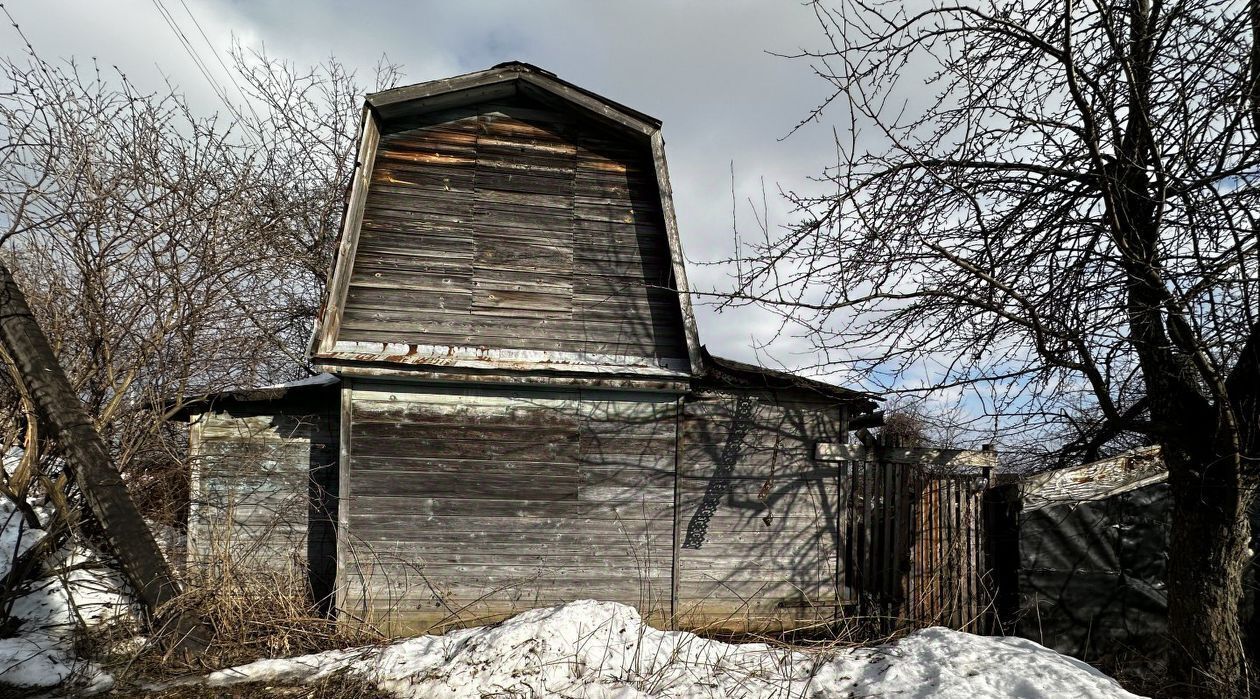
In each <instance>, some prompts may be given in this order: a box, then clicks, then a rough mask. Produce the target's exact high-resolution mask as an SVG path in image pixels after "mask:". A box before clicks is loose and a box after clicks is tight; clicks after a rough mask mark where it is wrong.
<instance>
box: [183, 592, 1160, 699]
mask: <svg viewBox="0 0 1260 699" xmlns="http://www.w3.org/2000/svg"><path fill="white" fill-rule="evenodd" d="M341 671H349V672H351V673H355V674H361V675H366V676H367V677H368V678H370V679H372V680H374V681H375V682H377V683H378V684H379V685H380V686H381V687H382V688H383V689H386V690H389V691H391V692H393V693H394V694H396V695H397V696H399V697H403V698H412V697H414V698H416V699H419V698H421V697H451V698H454V697H483V696H511V697H574V698H577V697H582V698H585V699H641V698H642V697H766V698H770V697H776V698H778V697H783V698H787V697H800V698H806V697H816V698H818V699H824V698H831V697H837V698H838V697H924V698H926V697H938V698H941V699H951V698H954V697H957V698H959V699H973V698H984V697H1020V698H1021V699H1040V698H1042V697H1045V698H1047V699H1048V698H1051V697H1053V698H1058V697H1079V698H1081V699H1091V698H1096V699H1104V698H1107V699H1118V698H1121V697H1134V696H1136V695H1134V694H1131V693H1129V692H1127V691H1125V690H1124V689H1121V688H1120V686H1119V685H1118V684H1116V683H1115V681H1113V680H1111V679H1110V678H1108V677H1107V676H1105V675H1103V674H1102V673H1100V672H1099V671H1097V670H1095V669H1094V668H1092V667H1090V666H1089V665H1086V664H1085V663H1082V662H1080V661H1078V660H1074V659H1072V658H1068V657H1066V656H1063V655H1059V654H1058V653H1055V652H1054V651H1052V650H1049V649H1047V648H1044V647H1042V646H1040V645H1038V644H1036V643H1033V642H1032V641H1027V640H1024V639H1009V638H1008V639H1002V638H989V637H984V636H974V635H971V634H966V633H960V632H957V631H950V630H948V629H943V628H931V629H926V630H923V631H919V632H918V633H915V634H912V635H910V636H908V637H906V638H904V639H902V640H901V641H900V642H899V643H896V644H892V645H888V646H881V647H877V648H866V649H846V650H841V651H838V652H832V653H809V654H806V653H800V652H793V651H788V650H784V649H779V648H774V647H770V646H767V645H764V644H759V643H753V644H729V643H722V642H719V641H712V640H707V639H703V638H700V637H698V636H695V635H693V634H690V633H685V632H671V631H660V630H657V629H654V628H652V627H650V626H647V625H646V624H644V623H643V621H642V619H641V618H640V617H639V614H638V612H637V611H635V610H634V608H632V607H628V606H625V605H622V604H615V603H611V602H596V601H592V600H583V601H578V602H571V603H569V604H566V605H563V606H560V607H553V608H550V609H536V610H533V611H528V612H524V613H522V614H520V615H518V616H516V617H513V618H512V619H509V620H507V621H505V622H503V623H502V624H499V625H497V626H488V627H481V628H474V629H467V630H463V631H456V632H452V633H449V634H446V635H444V636H422V637H419V638H412V639H408V640H406V641H401V642H398V643H395V644H393V645H389V646H384V647H380V648H359V649H352V650H340V651H331V652H326V653H319V654H315V655H307V656H302V657H297V658H287V659H283V660H260V661H258V662H255V663H251V664H249V665H244V666H241V667H237V668H232V669H230V670H222V671H219V672H215V673H213V674H211V675H209V676H208V677H206V678H205V679H204V682H206V683H207V684H210V685H213V686H226V685H231V684H238V683H244V682H268V683H301V682H309V681H313V680H317V679H319V678H321V677H325V676H327V675H330V674H333V673H336V672H341Z"/></svg>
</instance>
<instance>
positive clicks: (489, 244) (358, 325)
mask: <svg viewBox="0 0 1260 699" xmlns="http://www.w3.org/2000/svg"><path fill="white" fill-rule="evenodd" d="M443 118H444V119H446V121H441V120H440V119H443ZM422 122H423V123H416V124H415V125H414V128H409V129H398V128H390V129H388V130H387V132H386V133H384V135H382V136H381V137H380V143H379V147H378V148H377V149H376V151H375V160H374V163H375V166H374V169H373V171H372V174H371V183H370V187H368V188H366V190H367V191H366V194H365V197H364V200H363V204H362V207H361V208H362V225H361V227H360V230H359V231H358V234H357V249H356V250H355V251H353V254H352V255H351V256H352V257H353V260H354V264H353V269H351V270H349V272H348V274H347V275H346V276H347V277H348V288H347V293H346V300H345V308H344V310H342V311H341V312H340V316H339V317H340V324H339V327H338V334H337V336H336V340H338V341H358V342H380V343H398V344H402V345H409V346H414V347H433V348H441V352H442V354H443V357H442V358H441V359H449V358H450V357H453V356H455V357H457V356H460V355H461V353H472V354H475V355H476V356H478V357H481V358H484V357H493V356H494V353H495V351H496V350H528V351H533V352H538V353H540V361H543V360H545V357H546V356H547V355H555V356H556V357H558V358H560V359H561V361H562V362H563V363H561V364H558V365H559V366H562V367H565V368H567V367H570V366H572V367H574V368H580V366H581V363H582V360H581V359H579V358H580V357H582V356H586V355H599V356H609V355H612V356H627V357H638V358H641V359H642V360H643V364H644V365H645V366H648V365H653V364H654V363H655V362H656V361H657V359H658V358H670V359H672V360H674V361H678V360H686V358H687V357H688V349H687V343H686V338H685V332H684V323H683V319H682V316H681V314H680V306H679V299H678V294H677V291H676V289H677V285H676V283H675V276H676V272H677V266H676V265H675V264H674V263H673V262H672V261H671V260H673V257H672V256H671V250H670V246H669V241H668V239H667V237H668V236H667V230H666V219H665V217H664V213H663V212H662V209H661V198H660V189H659V185H658V182H657V173H656V168H655V166H654V160H653V153H652V150H651V147H650V144H649V143H647V142H645V141H644V140H643V139H641V138H637V139H636V138H632V137H630V136H629V135H627V134H626V133H624V132H622V131H617V130H610V129H609V127H607V126H605V125H603V124H599V123H596V122H593V121H590V120H589V119H583V118H575V116H574V114H573V113H571V112H567V111H564V110H560V109H558V108H557V107H555V106H553V105H550V104H543V103H539V102H535V101H531V100H529V99H527V98H523V97H504V98H502V99H499V98H496V100H495V101H494V102H491V103H487V104H485V105H484V107H482V108H475V107H462V108H460V109H458V110H455V111H453V112H451V113H449V114H447V115H445V116H442V115H427V116H426V118H425V119H424V120H422ZM334 344H335V343H334ZM424 351H428V350H424ZM437 359H439V358H436V357H435V361H436V360H437ZM414 361H416V360H415V358H413V361H412V363H414Z"/></svg>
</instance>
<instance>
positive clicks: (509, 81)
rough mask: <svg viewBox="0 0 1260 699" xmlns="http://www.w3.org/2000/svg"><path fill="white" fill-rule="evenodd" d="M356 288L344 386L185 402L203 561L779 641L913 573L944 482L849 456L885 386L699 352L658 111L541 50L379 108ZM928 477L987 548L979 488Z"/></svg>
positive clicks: (425, 615) (369, 615) (354, 264)
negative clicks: (551, 66) (633, 103)
mask: <svg viewBox="0 0 1260 699" xmlns="http://www.w3.org/2000/svg"><path fill="white" fill-rule="evenodd" d="M328 289H329V291H328V297H327V299H326V302H325V304H324V306H323V309H322V312H321V314H320V316H319V320H318V324H317V327H316V330H315V333H314V338H313V343H312V346H311V349H310V357H311V361H312V362H313V363H314V364H315V365H316V366H317V367H319V368H320V369H321V370H322V371H323V372H325V373H324V374H321V375H320V376H317V377H314V378H312V379H308V380H306V381H301V382H297V383H294V384H289V385H284V386H276V387H270V388H262V389H253V390H246V391H237V392H228V393H222V394H217V395H214V396H210V397H209V398H206V399H203V400H199V401H195V402H192V403H190V404H189V405H188V406H187V407H186V409H185V410H184V412H183V413H182V417H183V418H184V419H187V420H188V421H189V422H190V423H191V429H190V435H191V456H192V459H191V461H192V473H193V477H192V483H193V505H192V508H191V514H190V520H189V537H188V540H189V552H188V553H189V565H190V569H191V570H193V571H197V570H206V569H207V567H209V569H211V570H212V569H213V566H214V565H216V561H220V560H223V558H222V557H223V556H228V557H232V558H237V557H251V558H252V560H253V561H254V562H256V563H261V564H265V565H267V566H269V567H270V568H272V569H273V570H290V571H292V572H293V574H294V575H295V576H307V577H308V578H309V585H310V588H311V590H312V592H313V593H314V595H315V597H316V599H318V600H322V601H323V602H324V604H325V605H326V606H327V607H328V608H329V609H330V610H333V611H335V612H336V613H339V614H341V615H344V616H347V617H352V618H359V619H365V620H369V621H371V622H373V623H378V624H381V625H383V626H384V627H385V628H387V629H388V630H390V631H394V632H398V631H403V630H407V631H430V630H441V629H445V628H449V627H452V626H457V625H466V624H473V623H485V622H487V621H491V620H495V619H500V618H503V617H505V616H508V615H511V614H513V613H516V612H519V611H521V610H524V609H528V608H532V607H537V606H542V605H551V604H556V603H559V602H563V601H568V600H573V599H577V598H587V597H595V598H599V599H604V600H614V601H619V602H625V603H629V604H632V605H635V606H636V607H638V608H639V610H640V611H641V612H642V613H643V615H644V616H645V617H646V618H647V619H648V620H650V621H651V622H653V623H656V624H658V625H671V626H676V627H688V628H707V629H711V630H712V629H720V630H728V631H745V630H766V629H778V628H785V627H793V626H800V625H805V624H811V623H816V622H818V621H826V620H831V619H834V618H836V616H837V615H838V614H839V613H841V612H842V611H843V610H845V609H846V608H847V607H849V606H852V605H856V604H857V603H858V601H859V600H858V598H859V596H860V595H861V593H862V590H860V589H858V588H859V586H858V585H857V583H855V581H856V580H859V579H861V575H859V571H858V570H857V568H858V567H859V566H861V565H862V564H861V561H863V560H867V559H871V557H872V556H874V555H875V553H874V552H876V551H884V550H886V551H888V552H894V553H890V557H889V561H892V563H890V564H889V565H888V566H886V571H885V573H884V574H883V577H882V578H881V579H883V580H884V581H885V582H884V583H881V584H883V585H884V586H885V587H889V588H890V589H892V588H896V587H897V586H898V583H897V580H900V579H902V576H911V573H910V567H909V565H910V564H909V561H910V559H911V553H910V552H911V551H912V550H913V537H914V535H915V530H914V529H913V528H912V527H911V526H910V525H909V524H908V522H910V521H911V519H912V515H911V514H910V513H911V512H918V511H919V510H918V509H912V508H911V506H912V505H913V504H914V503H912V502H911V501H910V500H905V499H904V498H902V499H901V500H898V497H899V496H897V492H899V491H895V489H894V484H897V485H896V487H901V486H900V485H899V484H901V483H903V480H904V483H907V484H909V483H911V482H914V483H918V481H916V480H914V479H910V478H905V479H903V478H902V477H901V476H900V475H896V474H900V473H901V472H902V470H904V469H899V468H897V469H893V468H891V467H890V470H888V473H889V474H890V475H889V477H888V479H886V480H874V479H871V478H866V479H863V478H859V477H858V475H860V474H859V472H858V471H854V470H852V469H849V470H846V467H845V465H844V464H843V463H841V462H839V461H838V460H837V458H836V457H834V456H833V457H828V456H827V455H828V454H834V453H836V450H837V448H838V446H839V445H843V444H845V443H847V442H848V433H849V430H850V429H851V427H852V426H853V425H854V423H855V421H856V420H860V421H864V422H865V423H866V424H874V423H875V422H877V414H876V412H875V411H876V408H877V405H878V399H877V398H876V397H875V396H872V395H869V394H867V393H863V392H860V391H854V390H848V389H845V388H841V387H837V386H834V385H830V384H827V383H824V382H820V381H815V380H810V379H806V378H802V377H799V376H795V375H792V374H789V373H784V372H779V371H772V370H767V369H764V368H761V367H756V366H752V365H748V364H743V363H739V362H735V361H731V360H727V359H722V358H720V357H717V356H714V355H711V354H709V353H708V351H706V349H705V348H704V347H702V346H701V344H700V340H699V336H698V333H697V328H696V324H695V320H694V317H693V314H692V309H691V303H690V300H689V299H690V297H689V294H688V288H687V280H686V273H685V266H684V261H683V256H682V251H681V246H680V234H679V231H678V229H677V225H676V223H675V218H674V209H673V203H672V200H671V195H670V184H669V177H668V171H667V169H666V165H665V152H664V141H663V139H662V137H661V132H660V122H659V121H657V120H656V119H653V118H652V117H650V116H647V115H645V114H642V113H640V112H637V111H635V110H633V109H630V108H628V107H625V106H623V105H620V104H617V103H616V102H613V101H611V100H608V99H606V98H603V97H600V96H598V95H596V94H594V93H591V92H590V91H588V90H585V89H582V88H580V87H577V86H575V85H572V84H570V83H567V82H565V81H563V80H560V79H559V78H557V77H556V76H555V75H553V74H551V73H549V72H547V71H544V70H541V69H539V68H536V67H533V66H530V65H526V64H522V63H507V64H502V65H499V66H496V67H494V68H492V69H490V70H486V71H481V72H477V73H472V74H468V75H462V76H458V77H455V78H450V79H447V80H439V81H434V82H429V83H422V84H419V85H413V86H409V87H403V88H398V89H394V90H389V91H386V92H381V93H377V94H374V95H370V96H369V97H368V98H367V102H366V104H365V106H364V109H363V121H362V135H361V148H360V151H359V156H358V168H357V171H356V174H355V177H354V182H353V188H352V190H351V192H350V196H349V203H348V207H347V211H346V215H345V224H344V230H343V232H342V235H341V239H340V242H339V246H338V249H337V254H336V261H335V268H334V271H333V273H332V278H331V279H330V282H329V285H328ZM845 458H848V457H845ZM907 468H909V467H907ZM894 471H895V472H896V474H894ZM882 472H883V471H881V473H882ZM872 473H874V471H872ZM894 475H895V480H894ZM959 483H962V481H959ZM967 483H972V481H967ZM855 484H860V485H861V487H862V488H865V490H864V491H862V492H858V493H854V492H853V491H854V488H855ZM908 487H909V486H907V488H908ZM916 487H917V488H918V489H917V490H915V492H916V493H925V492H927V493H932V494H933V495H932V496H931V497H934V498H936V499H935V500H933V501H932V502H933V503H934V504H933V505H932V507H933V508H934V509H923V510H922V511H923V512H926V513H933V514H932V517H933V518H934V519H933V520H932V521H933V522H934V523H935V522H936V521H937V519H939V520H940V522H941V523H938V524H933V526H934V527H936V529H934V531H939V532H943V531H945V528H944V527H946V526H947V525H948V527H950V529H949V531H955V530H957V531H959V532H964V530H965V532H964V534H965V535H966V536H968V537H970V538H964V539H963V540H962V541H963V543H964V545H963V546H962V548H961V549H959V550H961V551H962V553H960V554H958V555H960V556H969V557H970V558H968V559H967V560H969V561H973V560H979V556H980V553H979V552H980V550H981V543H980V540H979V538H978V536H977V535H974V532H975V531H978V530H976V528H975V527H976V526H978V525H976V523H975V522H974V520H975V517H974V514H975V512H976V511H978V510H975V509H972V510H966V509H965V504H966V503H971V502H974V503H978V502H979V495H978V491H977V490H976V489H975V488H974V487H972V485H966V486H965V487H964V486H963V485H958V486H956V487H955V486H950V487H951V488H954V489H953V490H949V491H945V490H940V489H931V488H929V489H928V490H924V488H923V487H922V486H921V485H920V486H916ZM907 492H909V491H908V490H907ZM944 492H949V493H951V495H950V496H949V498H950V499H949V501H948V503H946V500H945V499H943V496H940V495H939V494H938V493H944ZM922 497H927V496H922ZM894 501H897V502H899V503H901V504H898V505H896V506H893V505H892V504H891V503H893V502H894ZM925 502H926V500H925ZM854 503H857V507H858V510H856V511H855V510H854V509H853V507H854ZM947 504H948V508H947V507H946V505H947ZM914 507H915V508H917V507H918V506H917V505H914ZM863 508H864V509H863ZM898 508H901V509H898ZM903 511H904V513H905V515H904V516H900V515H899V516H897V517H894V516H893V515H890V514H887V513H890V512H891V513H896V512H903ZM872 513H884V514H880V515H879V516H881V517H884V520H886V522H885V523H884V524H882V525H879V526H874V525H869V523H868V522H867V520H869V519H871V518H872V517H874V516H875V515H874V514H872ZM936 513H949V516H950V517H951V518H952V519H949V520H948V521H947V520H946V519H945V514H939V515H938V514H936ZM915 516H919V515H915ZM898 517H900V518H898ZM919 517H920V518H921V519H922V518H923V516H919ZM925 521H926V520H925ZM881 532H882V533H881ZM934 536H936V538H935V539H933V540H932V541H938V540H939V542H944V541H945V539H944V537H943V536H937V535H934ZM939 542H938V544H933V545H934V546H938V547H943V546H944V544H943V543H939ZM955 548H957V547H956V546H955ZM942 550H943V548H942ZM902 552H904V553H902ZM898 557H901V558H898ZM921 557H923V558H924V560H926V555H925V554H924V555H923V556H921ZM902 558H904V561H903V560H902ZM894 559H896V560H894ZM902 563H905V565H904V566H903V565H902ZM966 570H967V571H969V573H970V574H972V575H974V574H976V573H977V570H976V566H974V565H971V564H968V567H966ZM905 579H907V580H911V579H912V578H911V577H905ZM924 579H926V578H924ZM914 589H918V588H914ZM925 589H927V588H925ZM932 589H933V590H944V589H945V588H944V587H941V586H940V585H937V586H936V587H934V588H932ZM950 589H952V588H950ZM950 594H951V595H952V594H953V593H950ZM940 596H941V598H942V599H944V597H945V595H944V593H943V592H942V593H941V594H940Z"/></svg>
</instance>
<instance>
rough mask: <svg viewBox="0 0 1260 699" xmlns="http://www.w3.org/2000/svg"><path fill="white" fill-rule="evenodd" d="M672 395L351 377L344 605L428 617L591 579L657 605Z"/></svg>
mask: <svg viewBox="0 0 1260 699" xmlns="http://www.w3.org/2000/svg"><path fill="white" fill-rule="evenodd" d="M675 405H676V401H675V400H674V399H673V398H672V397H670V396H668V395H651V394H635V393H622V394H614V393H597V392H589V391H588V392H578V391H571V390H569V391H562V390H546V391H530V390H528V389H526V390H519V391H513V390H507V389H491V388H465V389H437V388H432V389H429V388H420V387H407V386H403V385H389V384H370V383H360V384H358V386H357V387H356V390H355V391H354V393H353V397H352V399H351V416H352V421H353V422H352V436H351V441H352V445H353V448H352V451H351V455H350V472H349V478H350V479H351V481H352V482H353V484H354V487H353V492H352V494H351V496H350V498H349V499H348V501H347V502H346V503H345V505H346V511H347V512H348V518H347V529H348V531H347V538H348V540H349V546H348V550H347V551H345V552H343V554H342V565H343V568H344V571H345V574H344V578H343V584H344V586H345V590H346V602H345V608H346V610H347V611H348V612H349V613H352V614H355V615H363V616H367V617H373V618H388V619H389V622H388V623H389V624H390V626H389V628H390V629H391V630H402V629H406V630H408V631H427V630H430V628H431V627H439V628H440V627H442V625H444V624H449V623H456V621H454V620H453V619H448V618H447V617H448V616H449V615H450V614H451V609H456V608H463V607H465V606H468V605H473V606H474V607H477V608H479V609H480V610H481V611H480V612H478V614H482V613H484V614H490V615H493V614H498V613H501V612H502V610H505V609H514V610H518V611H519V610H520V609H523V608H529V606H532V604H533V603H534V602H532V600H544V599H546V600H554V601H563V600H570V599H578V598H583V597H590V596H593V595H594V596H597V597H599V598H601V599H610V600H616V601H621V602H625V603H628V604H634V605H635V606H637V607H639V608H640V609H641V610H643V611H644V612H645V613H646V614H649V615H651V614H655V615H657V616H658V617H660V618H664V616H666V615H667V610H668V606H669V590H670V570H671V552H672V549H673V531H672V517H671V516H670V513H671V511H672V503H673V496H674V495H673V494H674V487H673V478H672V476H673V469H672V458H662V457H663V456H665V457H672V447H673V431H674V425H675V418H674V406H675ZM660 445H667V446H668V450H667V451H666V453H665V454H664V455H662V454H661V453H660V450H659V447H660ZM522 605H526V606H522ZM389 610H395V611H396V612H397V613H387V612H389ZM495 610H498V611H495ZM465 617H466V615H455V617H454V619H464V618H465ZM477 618H480V617H477Z"/></svg>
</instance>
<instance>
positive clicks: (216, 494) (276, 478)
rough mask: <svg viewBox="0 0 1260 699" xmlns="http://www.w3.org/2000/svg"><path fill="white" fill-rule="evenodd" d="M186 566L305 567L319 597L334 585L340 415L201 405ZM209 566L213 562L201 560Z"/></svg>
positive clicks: (299, 570)
mask: <svg viewBox="0 0 1260 699" xmlns="http://www.w3.org/2000/svg"><path fill="white" fill-rule="evenodd" d="M190 437H191V444H190V454H191V457H192V459H191V464H192V465H191V469H192V470H191V473H192V493H191V505H190V509H189V521H188V553H189V568H190V571H192V572H199V571H200V572H209V573H213V570H212V568H213V566H216V565H222V564H224V563H226V562H231V563H235V564H239V565H241V566H243V567H244V569H257V568H261V569H266V570H271V571H273V572H278V573H291V574H293V575H294V576H295V580H297V579H300V578H301V576H304V575H306V574H307V572H308V568H307V562H308V561H310V570H309V573H310V585H311V587H312V592H313V593H314V595H315V598H316V599H324V598H325V597H326V596H327V595H328V594H329V593H330V592H331V590H332V584H333V572H332V562H333V560H334V557H333V551H332V548H333V545H334V533H333V524H332V523H333V522H335V521H336V493H337V490H336V489H337V478H336V474H337V453H338V445H337V423H336V415H335V414H333V413H332V412H313V413H309V414H301V415H259V414H257V413H236V414H232V413H228V412H207V413H202V414H200V415H198V416H196V417H195V418H193V423H192V426H191V432H190ZM207 568H211V570H207Z"/></svg>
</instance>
